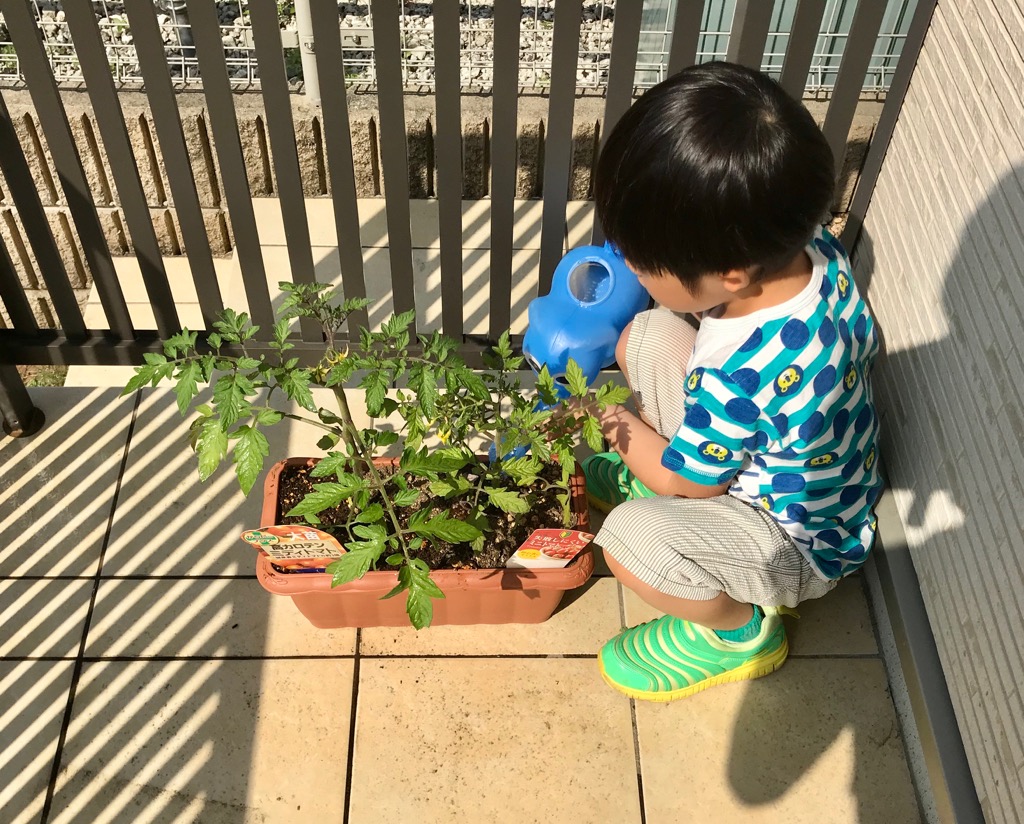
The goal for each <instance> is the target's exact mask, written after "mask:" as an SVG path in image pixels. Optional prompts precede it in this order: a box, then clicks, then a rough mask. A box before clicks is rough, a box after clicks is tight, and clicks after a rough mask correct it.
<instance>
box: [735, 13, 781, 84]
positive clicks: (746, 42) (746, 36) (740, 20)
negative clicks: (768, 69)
mask: <svg viewBox="0 0 1024 824" xmlns="http://www.w3.org/2000/svg"><path fill="white" fill-rule="evenodd" d="M774 6H775V3H774V1H773V0H736V13H735V14H734V15H733V18H732V31H730V33H729V49H728V51H727V52H726V58H725V59H726V60H728V61H729V62H730V63H741V64H742V65H744V66H749V67H750V68H752V69H760V68H761V59H762V58H763V57H764V46H765V43H766V42H767V41H768V27H769V25H771V21H772V9H773V8H774Z"/></svg>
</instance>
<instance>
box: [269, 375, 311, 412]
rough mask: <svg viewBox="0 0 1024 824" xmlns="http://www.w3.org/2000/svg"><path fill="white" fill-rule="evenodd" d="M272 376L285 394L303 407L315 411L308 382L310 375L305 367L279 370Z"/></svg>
mask: <svg viewBox="0 0 1024 824" xmlns="http://www.w3.org/2000/svg"><path fill="white" fill-rule="evenodd" d="M274 377H275V378H277V382H278V383H279V384H280V385H281V388H282V389H283V390H284V391H285V394H286V395H287V396H288V397H289V398H291V399H292V400H293V401H295V402H296V403H297V404H298V405H299V406H301V407H302V408H303V409H308V410H309V411H310V412H316V404H315V403H313V393H312V392H311V391H310V389H309V382H310V380H312V375H310V373H309V371H308V370H306V369H294V370H290V371H289V370H281V369H278V370H276V371H275V372H274Z"/></svg>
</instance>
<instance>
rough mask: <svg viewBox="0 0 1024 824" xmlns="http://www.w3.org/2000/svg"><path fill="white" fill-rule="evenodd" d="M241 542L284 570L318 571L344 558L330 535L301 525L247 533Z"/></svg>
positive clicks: (264, 528)
mask: <svg viewBox="0 0 1024 824" xmlns="http://www.w3.org/2000/svg"><path fill="white" fill-rule="evenodd" d="M242 540H243V541H245V542H246V543H247V544H249V545H250V546H253V547H255V548H256V550H257V551H259V552H261V553H263V554H264V555H266V556H268V557H269V558H270V559H271V560H272V561H274V562H275V563H278V564H282V565H287V566H290V565H293V564H294V565H296V566H321V567H322V566H326V565H327V564H328V563H330V562H331V561H336V560H338V558H340V557H341V556H342V555H344V554H345V550H344V549H343V548H342V546H341V544H339V543H338V541H337V540H336V539H335V538H334V536H333V535H329V534H328V533H326V532H323V531H321V530H319V529H314V528H313V527H311V526H303V525H301V524H292V525H284V526H264V527H260V528H259V529H248V530H246V531H245V532H243V533H242ZM312 562H316V563H312Z"/></svg>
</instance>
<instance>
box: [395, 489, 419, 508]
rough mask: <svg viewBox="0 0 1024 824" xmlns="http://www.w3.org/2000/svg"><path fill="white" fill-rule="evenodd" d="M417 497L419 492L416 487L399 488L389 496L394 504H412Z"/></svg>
mask: <svg viewBox="0 0 1024 824" xmlns="http://www.w3.org/2000/svg"><path fill="white" fill-rule="evenodd" d="M419 499H420V493H419V490H417V489H400V490H399V491H398V492H396V493H395V494H394V495H392V496H391V502H392V503H393V504H394V505H395V506H412V505H413V504H414V503H416V501H418V500H419Z"/></svg>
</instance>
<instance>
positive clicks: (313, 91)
mask: <svg viewBox="0 0 1024 824" xmlns="http://www.w3.org/2000/svg"><path fill="white" fill-rule="evenodd" d="M295 26H296V28H298V30H299V57H300V58H301V59H302V88H303V91H304V92H305V94H306V99H307V100H309V102H310V103H313V104H314V105H317V106H319V105H320V75H319V73H318V72H317V67H316V45H315V43H314V38H313V15H312V13H311V12H310V10H309V0H295Z"/></svg>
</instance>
